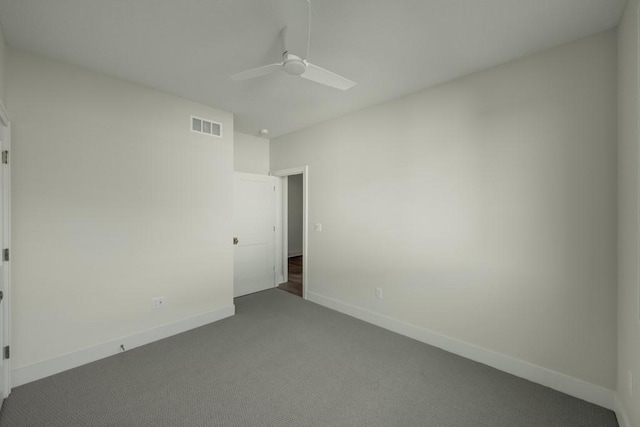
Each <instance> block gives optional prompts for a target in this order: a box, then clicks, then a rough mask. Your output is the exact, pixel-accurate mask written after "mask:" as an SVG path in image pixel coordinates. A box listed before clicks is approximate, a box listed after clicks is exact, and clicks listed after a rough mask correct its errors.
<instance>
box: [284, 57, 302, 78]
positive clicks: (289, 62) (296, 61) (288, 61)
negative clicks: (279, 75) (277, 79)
mask: <svg viewBox="0 0 640 427" xmlns="http://www.w3.org/2000/svg"><path fill="white" fill-rule="evenodd" d="M283 56H284V62H283V63H282V66H283V67H284V70H285V71H286V72H287V73H289V74H293V75H294V76H299V75H300V74H302V73H304V72H305V71H306V70H307V64H306V63H305V62H304V61H303V60H302V58H300V57H299V56H296V55H292V54H290V53H288V52H285V53H284V55H283Z"/></svg>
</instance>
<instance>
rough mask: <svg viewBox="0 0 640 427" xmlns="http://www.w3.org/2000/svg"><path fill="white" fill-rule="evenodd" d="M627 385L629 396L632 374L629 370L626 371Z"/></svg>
mask: <svg viewBox="0 0 640 427" xmlns="http://www.w3.org/2000/svg"><path fill="white" fill-rule="evenodd" d="M627 387H628V389H629V396H633V374H632V373H631V371H627Z"/></svg>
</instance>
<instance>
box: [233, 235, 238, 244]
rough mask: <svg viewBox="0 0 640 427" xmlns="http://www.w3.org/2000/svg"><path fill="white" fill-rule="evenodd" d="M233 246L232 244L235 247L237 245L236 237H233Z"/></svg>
mask: <svg viewBox="0 0 640 427" xmlns="http://www.w3.org/2000/svg"><path fill="white" fill-rule="evenodd" d="M233 244H234V245H237V244H238V238H237V237H234V238H233Z"/></svg>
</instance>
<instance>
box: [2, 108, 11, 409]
mask: <svg viewBox="0 0 640 427" xmlns="http://www.w3.org/2000/svg"><path fill="white" fill-rule="evenodd" d="M0 126H1V127H2V133H3V137H2V141H1V147H0V152H1V151H7V152H8V153H9V161H8V162H7V164H2V163H0V165H1V166H2V167H1V172H0V173H2V189H1V191H2V224H0V226H1V227H2V229H3V230H2V231H3V233H2V240H3V241H2V242H1V244H2V247H1V248H0V249H9V248H11V155H10V154H11V122H10V121H9V115H8V114H7V110H6V109H5V107H4V105H3V104H2V102H0ZM0 259H1V257H0ZM0 262H1V263H2V267H3V268H2V274H3V276H4V277H3V279H4V280H3V283H4V289H0V290H2V292H3V294H4V295H3V299H2V302H1V304H3V307H2V308H3V310H2V342H1V343H0V349H1V350H2V353H3V354H2V355H0V357H3V356H4V347H5V346H10V345H11V262H9V261H4V260H2V261H0ZM2 368H3V370H4V372H3V374H4V384H2V389H3V390H4V394H3V395H2V396H0V397H1V398H2V399H6V398H7V397H9V394H10V393H11V358H8V359H5V360H4V361H3V364H2ZM0 404H1V401H0Z"/></svg>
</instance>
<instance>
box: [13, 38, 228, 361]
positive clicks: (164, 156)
mask: <svg viewBox="0 0 640 427" xmlns="http://www.w3.org/2000/svg"><path fill="white" fill-rule="evenodd" d="M7 72H8V87H7V104H8V109H9V111H10V114H11V119H12V131H13V138H12V140H13V156H12V159H13V165H12V171H13V243H14V247H13V252H12V253H13V257H12V262H13V329H12V330H13V335H12V338H13V343H12V360H13V367H14V368H15V369H20V368H23V367H28V366H31V365H33V364H36V363H38V362H42V361H46V360H49V359H52V358H55V357H57V356H61V355H64V354H66V353H73V352H76V351H79V350H81V349H85V348H91V347H94V346H99V345H100V344H103V343H106V342H110V341H111V340H116V339H120V337H124V336H129V335H132V334H137V333H140V332H142V331H146V330H149V329H151V328H154V327H158V326H161V325H166V324H171V323H173V322H179V321H182V320H184V319H187V318H190V317H192V316H196V315H200V314H202V313H208V312H212V311H215V310H217V309H220V308H228V307H229V306H232V305H233V300H232V295H233V279H232V274H233V270H232V268H233V263H232V245H231V239H232V206H233V203H232V188H233V187H232V179H233V134H232V132H226V131H225V130H229V131H230V130H232V129H233V116H232V115H231V114H229V113H227V112H224V111H220V110H216V109H214V108H210V107H207V106H204V105H200V104H196V103H193V102H190V101H187V100H184V99H181V98H177V97H175V96H171V95H168V94H165V93H161V92H158V91H155V90H151V89H148V88H144V87H141V86H137V85H134V84H130V83H127V82H124V81H121V80H117V79H114V78H110V77H106V76H104V75H102V74H98V73H95V72H92V71H88V70H85V69H81V68H78V67H75V66H71V65H66V64H63V63H60V62H55V61H52V60H49V59H45V58H44V57H41V56H35V55H31V54H27V53H24V52H20V51H15V50H9V63H8V71H7ZM191 114H193V115H196V116H199V117H206V118H211V119H213V120H215V121H217V122H220V123H222V125H223V135H225V137H224V138H215V137H211V136H206V135H202V134H196V133H193V132H190V130H189V116H190V115H191ZM155 296H164V297H165V298H166V306H165V307H164V308H163V309H160V310H152V309H151V298H152V297H155ZM114 350H115V349H114Z"/></svg>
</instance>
